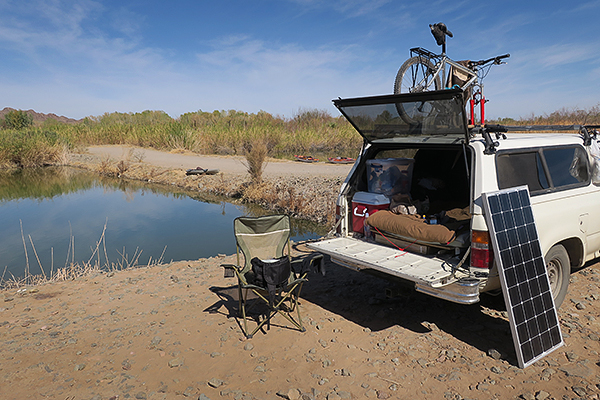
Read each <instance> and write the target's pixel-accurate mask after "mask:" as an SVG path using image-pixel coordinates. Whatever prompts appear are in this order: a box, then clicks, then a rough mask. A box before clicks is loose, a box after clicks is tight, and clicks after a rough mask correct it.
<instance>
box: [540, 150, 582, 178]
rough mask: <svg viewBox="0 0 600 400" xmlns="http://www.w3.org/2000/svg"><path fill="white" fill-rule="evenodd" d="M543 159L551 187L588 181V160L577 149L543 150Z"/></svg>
mask: <svg viewBox="0 0 600 400" xmlns="http://www.w3.org/2000/svg"><path fill="white" fill-rule="evenodd" d="M543 153H544V158H545V159H546V164H547V165H548V170H549V171H550V177H551V178H552V183H553V186H554V187H556V188H558V187H561V186H567V185H573V184H577V183H585V182H587V181H588V180H589V169H588V158H587V155H586V154H585V152H584V151H583V150H582V149H581V148H579V147H558V148H553V149H544V150H543Z"/></svg>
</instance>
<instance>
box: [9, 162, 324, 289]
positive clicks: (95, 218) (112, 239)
mask: <svg viewBox="0 0 600 400" xmlns="http://www.w3.org/2000/svg"><path fill="white" fill-rule="evenodd" d="M172 190H175V191H172ZM264 213H266V212H265V211H264V210H263V209H261V208H259V207H256V206H241V205H234V204H231V203H228V202H226V201H225V199H224V198H220V197H217V196H204V195H200V194H198V193H194V192H185V191H181V190H177V189H172V188H166V187H164V186H161V185H152V184H145V183H141V182H131V181H123V180H120V179H116V178H106V177H99V176H97V175H95V174H92V173H89V172H86V171H82V170H78V169H74V168H42V169H25V170H18V171H0V226H2V227H3V229H2V230H0V243H1V245H0V267H1V268H2V271H5V276H4V278H5V279H6V278H8V277H10V275H11V274H12V275H14V276H16V277H19V276H22V275H23V274H24V272H25V267H26V265H27V264H29V272H30V273H33V274H36V273H40V272H41V270H42V268H43V270H44V272H45V273H48V272H49V271H50V270H51V269H52V270H56V268H61V267H64V266H65V265H66V264H69V263H70V262H73V261H74V262H79V263H81V262H89V261H91V262H97V261H98V262H99V263H100V264H101V265H103V264H105V262H106V259H108V262H109V263H117V262H121V263H130V262H131V261H133V260H134V259H136V258H137V261H138V263H139V264H147V263H149V262H151V261H153V260H157V259H159V258H161V257H162V259H163V261H167V262H168V261H171V260H191V259H198V258H202V257H210V256H215V255H217V254H220V253H223V254H232V253H234V252H235V242H234V239H233V227H232V225H233V222H232V221H233V219H234V218H236V217H238V216H240V215H254V216H257V215H262V214H264ZM292 230H293V234H292V235H293V240H295V241H298V240H305V239H312V238H316V237H319V236H320V235H323V234H324V233H325V227H323V226H321V225H319V224H315V223H311V222H306V221H300V220H294V221H292ZM101 239H102V240H101ZM98 243H100V245H99V246H98ZM38 259H39V261H38ZM40 264H41V267H40ZM5 266H6V269H5ZM0 272H1V271H0Z"/></svg>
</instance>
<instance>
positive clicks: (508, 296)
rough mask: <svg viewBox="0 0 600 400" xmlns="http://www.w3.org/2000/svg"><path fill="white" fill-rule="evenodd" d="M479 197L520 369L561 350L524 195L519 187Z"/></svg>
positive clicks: (537, 245) (530, 214)
mask: <svg viewBox="0 0 600 400" xmlns="http://www.w3.org/2000/svg"><path fill="white" fill-rule="evenodd" d="M482 198H483V208H484V211H485V217H486V221H487V224H488V229H489V231H490V237H491V240H492V247H493V248H494V255H495V256H496V264H497V266H498V272H499V276H500V282H501V284H502V292H503V293H504V299H505V302H506V308H507V310H508V317H509V322H510V327H511V332H512V335H513V342H514V344H515V350H516V352H517V359H518V361H519V366H520V367H521V368H525V367H527V366H528V365H530V364H532V363H534V362H536V361H537V360H539V359H541V358H542V357H544V356H546V355H547V354H549V353H550V352H552V351H554V350H556V349H557V348H558V347H560V346H562V345H563V339H562V334H561V332H560V325H559V322H558V316H557V314H556V308H555V306H554V300H553V299H552V292H551V288H550V282H549V280H548V275H547V273H546V265H545V261H544V258H543V256H542V250H541V247H540V242H539V236H538V233H537V229H536V226H535V220H534V217H533V210H532V208H531V201H530V198H529V190H528V188H527V186H520V187H517V188H511V189H504V190H500V191H497V192H489V193H484V194H483V196H482Z"/></svg>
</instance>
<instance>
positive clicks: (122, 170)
mask: <svg viewBox="0 0 600 400" xmlns="http://www.w3.org/2000/svg"><path fill="white" fill-rule="evenodd" d="M243 163H244V158H243V157H240V156H202V155H196V154H189V153H167V152H161V151H157V150H152V149H142V148H134V147H129V146H91V147H89V148H88V151H87V152H85V153H72V154H70V155H69V161H68V165H70V166H75V167H79V168H83V169H87V170H90V171H94V172H97V173H100V174H105V175H111V176H120V177H123V178H125V179H133V180H140V181H145V182H153V183H159V184H164V185H170V186H177V187H180V188H182V189H186V190H192V191H198V192H205V193H210V194H216V195H221V196H225V197H229V198H231V200H232V202H235V201H240V202H249V203H254V204H258V205H260V206H262V207H265V208H267V209H269V210H272V211H276V212H282V213H287V214H290V216H293V217H296V218H302V219H307V220H310V221H313V222H318V223H321V224H328V225H332V224H333V222H334V220H335V202H336V199H337V196H338V192H339V189H340V186H341V185H342V183H343V182H344V180H345V178H346V176H347V175H348V172H349V171H350V169H351V168H352V165H337V164H326V163H318V164H317V163H315V164H310V163H301V162H295V161H285V160H274V159H269V160H268V161H267V163H266V167H265V171H264V172H263V180H262V182H261V184H260V185H251V184H250V177H249V174H248V172H247V171H246V167H245V166H244V164H243ZM198 166H199V167H202V168H211V169H212V168H215V169H219V173H217V174H216V175H189V176H188V175H186V174H185V171H186V170H187V169H190V168H196V167H198Z"/></svg>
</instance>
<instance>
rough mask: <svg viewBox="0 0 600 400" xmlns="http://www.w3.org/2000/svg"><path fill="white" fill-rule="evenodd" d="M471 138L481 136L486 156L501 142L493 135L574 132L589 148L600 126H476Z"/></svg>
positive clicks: (498, 136)
mask: <svg viewBox="0 0 600 400" xmlns="http://www.w3.org/2000/svg"><path fill="white" fill-rule="evenodd" d="M470 131H471V136H476V135H477V134H481V136H482V137H483V139H484V140H485V150H484V154H493V153H495V152H496V147H497V146H499V145H500V143H499V142H497V141H494V140H493V139H492V136H491V135H490V134H491V133H494V134H495V135H496V139H497V140H498V139H500V138H502V139H506V135H505V133H506V132H548V131H552V132H572V131H576V132H578V133H580V134H581V136H582V138H583V144H584V145H585V146H589V145H590V144H591V143H592V137H594V138H595V137H596V136H597V135H598V134H600V125H489V124H486V125H484V126H474V127H472V128H471V129H470Z"/></svg>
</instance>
